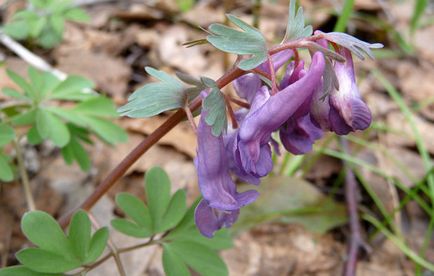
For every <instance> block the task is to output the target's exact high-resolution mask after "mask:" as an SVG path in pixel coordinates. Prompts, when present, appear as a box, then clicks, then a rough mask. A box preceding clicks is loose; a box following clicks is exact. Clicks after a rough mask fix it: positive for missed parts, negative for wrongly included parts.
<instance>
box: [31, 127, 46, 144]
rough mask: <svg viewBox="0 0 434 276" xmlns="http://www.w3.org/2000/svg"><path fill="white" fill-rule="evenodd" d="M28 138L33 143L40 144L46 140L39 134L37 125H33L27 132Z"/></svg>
mask: <svg viewBox="0 0 434 276" xmlns="http://www.w3.org/2000/svg"><path fill="white" fill-rule="evenodd" d="M27 140H28V141H29V143H30V144H31V145H39V144H40V143H42V141H44V139H43V138H42V137H41V135H39V132H38V129H37V128H36V126H32V128H30V130H29V132H27Z"/></svg>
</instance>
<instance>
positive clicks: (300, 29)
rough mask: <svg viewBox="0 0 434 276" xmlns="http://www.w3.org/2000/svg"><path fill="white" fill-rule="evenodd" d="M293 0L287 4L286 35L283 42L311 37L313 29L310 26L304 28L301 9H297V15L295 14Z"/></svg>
mask: <svg viewBox="0 0 434 276" xmlns="http://www.w3.org/2000/svg"><path fill="white" fill-rule="evenodd" d="M295 2H296V1H295V0H290V2H289V15H288V24H287V27H286V33H285V36H284V38H283V41H289V40H296V39H299V38H303V37H308V36H310V35H312V32H313V28H312V26H311V25H307V26H305V25H304V24H305V23H304V21H305V20H304V14H303V8H302V7H299V8H298V10H297V13H296V12H295V10H296V8H295Z"/></svg>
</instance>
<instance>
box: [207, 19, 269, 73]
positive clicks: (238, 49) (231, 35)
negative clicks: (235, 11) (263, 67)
mask: <svg viewBox="0 0 434 276" xmlns="http://www.w3.org/2000/svg"><path fill="white" fill-rule="evenodd" d="M226 16H227V17H228V19H229V20H230V21H231V22H232V23H234V24H235V25H236V26H238V27H239V28H240V29H242V30H243V31H238V30H235V29H232V28H230V27H228V26H225V25H222V24H211V25H210V26H209V28H208V30H209V31H210V35H208V36H207V38H206V39H207V40H208V42H209V43H211V44H212V45H213V46H214V47H216V48H217V49H219V50H221V51H224V52H228V53H233V54H237V55H251V57H250V58H248V59H245V60H242V61H241V62H240V63H239V64H238V67H239V68H241V69H243V70H251V69H253V68H255V67H257V66H258V65H260V64H261V63H263V62H264V61H265V60H266V59H267V44H266V41H265V38H264V36H263V35H262V34H261V32H260V31H259V30H257V29H256V28H254V27H252V26H250V25H249V24H247V23H245V22H244V21H242V20H240V19H238V18H237V17H235V16H233V15H231V14H227V15H226Z"/></svg>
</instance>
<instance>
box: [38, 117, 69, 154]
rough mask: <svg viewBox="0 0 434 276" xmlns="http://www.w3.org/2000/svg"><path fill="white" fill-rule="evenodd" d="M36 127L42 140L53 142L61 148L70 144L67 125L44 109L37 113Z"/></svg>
mask: <svg viewBox="0 0 434 276" xmlns="http://www.w3.org/2000/svg"><path fill="white" fill-rule="evenodd" d="M36 127H37V129H38V132H39V134H40V136H41V137H42V138H44V139H50V140H52V141H53V143H54V144H55V145H56V146H59V147H63V146H65V145H66V144H68V142H69V140H70V138H71V135H70V133H69V130H68V128H67V127H66V125H65V124H64V123H63V122H62V121H61V120H60V119H59V118H58V117H57V116H56V115H54V114H53V113H51V112H49V111H47V110H44V109H38V110H37V112H36Z"/></svg>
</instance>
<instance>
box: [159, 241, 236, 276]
mask: <svg viewBox="0 0 434 276" xmlns="http://www.w3.org/2000/svg"><path fill="white" fill-rule="evenodd" d="M164 249H165V250H169V251H170V252H172V254H174V255H176V256H178V257H179V258H180V259H181V260H182V261H184V262H185V263H186V264H187V265H188V266H190V267H191V268H192V269H193V270H195V271H196V272H198V273H199V274H201V275H207V276H213V275H216V276H223V275H228V269H227V267H226V265H225V263H224V262H223V261H222V259H221V258H220V257H219V256H218V254H217V253H216V252H215V251H214V250H211V249H209V248H208V247H206V246H203V245H201V244H198V243H194V242H183V241H174V242H172V243H169V244H165V248H164Z"/></svg>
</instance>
